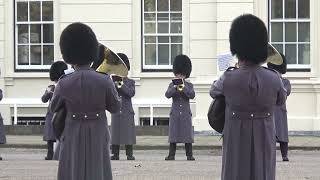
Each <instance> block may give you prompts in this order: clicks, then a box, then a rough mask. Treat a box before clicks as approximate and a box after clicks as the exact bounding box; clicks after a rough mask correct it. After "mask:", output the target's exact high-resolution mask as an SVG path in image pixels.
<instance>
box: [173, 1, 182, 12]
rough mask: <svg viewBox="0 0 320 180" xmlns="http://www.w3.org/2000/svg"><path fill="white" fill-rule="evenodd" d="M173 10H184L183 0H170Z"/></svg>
mask: <svg viewBox="0 0 320 180" xmlns="http://www.w3.org/2000/svg"><path fill="white" fill-rule="evenodd" d="M170 10H171V11H182V0H170Z"/></svg>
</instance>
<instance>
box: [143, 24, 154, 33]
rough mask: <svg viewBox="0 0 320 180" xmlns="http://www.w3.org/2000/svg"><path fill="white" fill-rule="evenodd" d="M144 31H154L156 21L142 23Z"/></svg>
mask: <svg viewBox="0 0 320 180" xmlns="http://www.w3.org/2000/svg"><path fill="white" fill-rule="evenodd" d="M144 33H156V23H144Z"/></svg>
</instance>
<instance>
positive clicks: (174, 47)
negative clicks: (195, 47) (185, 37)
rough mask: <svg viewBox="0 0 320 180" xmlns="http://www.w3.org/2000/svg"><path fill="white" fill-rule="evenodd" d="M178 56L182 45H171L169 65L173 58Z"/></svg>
mask: <svg viewBox="0 0 320 180" xmlns="http://www.w3.org/2000/svg"><path fill="white" fill-rule="evenodd" d="M179 54H182V44H172V45H171V64H172V62H173V60H174V58H175V57H176V56H177V55H179Z"/></svg>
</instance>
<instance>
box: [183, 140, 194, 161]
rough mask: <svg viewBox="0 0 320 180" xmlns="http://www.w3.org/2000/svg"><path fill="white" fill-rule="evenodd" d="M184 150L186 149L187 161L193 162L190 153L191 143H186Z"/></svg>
mask: <svg viewBox="0 0 320 180" xmlns="http://www.w3.org/2000/svg"><path fill="white" fill-rule="evenodd" d="M185 148H186V156H187V160H188V161H194V160H195V158H194V157H193V153H192V144H191V143H186V144H185Z"/></svg>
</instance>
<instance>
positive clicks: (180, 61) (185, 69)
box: [172, 54, 192, 78]
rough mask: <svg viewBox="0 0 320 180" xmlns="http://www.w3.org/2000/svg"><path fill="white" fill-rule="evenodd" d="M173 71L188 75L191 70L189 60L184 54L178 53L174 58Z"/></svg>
mask: <svg viewBox="0 0 320 180" xmlns="http://www.w3.org/2000/svg"><path fill="white" fill-rule="evenodd" d="M172 69H173V73H174V74H175V75H176V74H183V75H185V76H186V78H188V77H190V73H191V70H192V64H191V60H190V58H189V57H188V56H186V55H183V54H181V55H178V56H176V57H175V58H174V61H173V68H172Z"/></svg>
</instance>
